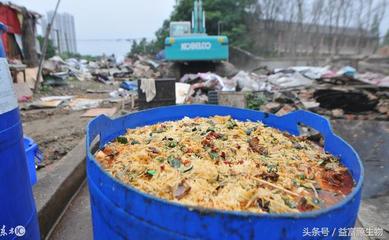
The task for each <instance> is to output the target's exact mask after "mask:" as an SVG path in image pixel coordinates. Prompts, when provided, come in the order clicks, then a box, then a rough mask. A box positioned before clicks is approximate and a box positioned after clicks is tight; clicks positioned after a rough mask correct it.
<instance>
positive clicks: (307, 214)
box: [86, 104, 364, 219]
mask: <svg viewBox="0 0 389 240" xmlns="http://www.w3.org/2000/svg"><path fill="white" fill-rule="evenodd" d="M192 106H194V107H208V108H210V107H215V108H224V109H226V110H227V109H229V110H234V109H239V110H244V111H247V112H251V113H261V114H265V115H268V116H273V117H278V116H276V115H274V114H271V113H266V112H261V111H255V110H251V109H240V108H235V107H229V106H219V105H205V104H191V105H174V106H163V107H157V108H151V109H146V110H141V111H137V112H133V113H130V114H128V115H125V116H121V117H119V118H123V117H126V116H129V115H132V114H136V113H139V112H141V113H147V112H151V113H152V112H153V111H156V110H157V111H158V110H165V111H166V110H167V111H168V110H169V109H174V108H190V107H192ZM299 113H309V114H312V115H315V117H318V118H320V119H322V120H324V121H325V122H326V123H327V124H328V126H329V127H330V129H329V134H330V135H332V136H336V137H338V136H337V135H336V134H335V133H334V132H333V131H332V127H331V123H330V122H329V121H328V120H327V119H326V118H325V117H323V116H321V115H319V114H316V113H312V112H309V111H306V110H297V111H294V112H290V113H288V114H285V115H283V116H280V117H278V118H283V117H287V116H290V115H292V114H299ZM99 118H104V119H106V120H109V121H114V120H115V119H111V118H109V117H107V116H105V115H100V116H98V117H96V118H94V119H92V120H91V121H89V122H88V124H87V129H86V132H87V136H86V150H87V161H88V162H89V161H91V162H93V163H94V164H95V165H96V166H97V168H98V169H99V170H100V172H101V173H103V174H104V175H105V176H106V177H108V178H110V180H113V181H114V182H115V183H116V184H119V185H120V186H121V187H124V188H125V189H126V190H128V191H132V192H135V193H137V194H140V195H141V196H142V197H145V198H149V199H151V200H153V201H158V202H160V203H164V204H167V205H173V206H175V207H178V208H180V209H182V210H186V211H192V212H193V211H197V212H199V213H207V214H223V215H229V216H239V217H252V218H289V219H306V218H315V217H317V216H320V215H322V214H326V213H331V212H333V211H336V210H338V209H340V208H342V207H343V205H345V204H347V203H349V202H350V201H352V200H353V198H355V197H357V195H358V194H359V193H360V191H361V189H362V185H363V180H364V167H363V164H362V161H361V159H360V157H359V155H358V153H357V152H356V151H355V149H354V148H353V147H352V146H351V145H350V144H349V143H347V142H346V141H345V140H343V139H342V138H340V137H338V138H339V139H340V140H341V141H343V142H344V143H345V145H346V147H347V148H348V149H349V151H351V152H352V153H353V154H354V155H355V157H356V159H355V160H356V161H357V163H358V167H359V168H360V175H359V179H358V182H357V184H356V186H355V187H354V188H353V190H352V192H351V193H350V194H348V195H347V196H346V197H345V198H344V199H342V201H340V202H338V203H336V204H334V205H332V206H330V207H327V208H323V209H319V210H314V211H310V212H302V213H252V212H246V211H231V210H218V209H214V208H204V207H201V206H190V205H184V204H180V203H176V202H172V201H168V200H165V199H162V198H158V197H155V196H153V195H151V194H148V193H145V192H142V191H140V190H138V189H136V188H134V187H132V186H130V185H127V184H124V183H122V182H121V181H119V180H118V179H116V178H114V177H113V176H111V175H110V174H108V173H107V172H106V171H105V170H104V169H103V168H102V166H101V165H100V164H99V163H98V162H97V161H96V159H95V158H94V156H93V154H92V153H91V151H90V149H91V142H92V141H93V140H94V139H95V138H96V137H97V136H95V137H94V139H92V141H90V130H89V129H90V127H91V124H92V123H93V122H94V121H96V120H99ZM119 118H118V119H119ZM341 162H342V161H341ZM88 168H89V165H87V172H88ZM87 179H88V180H89V176H88V174H87ZM353 180H354V181H355V177H354V176H353Z"/></svg>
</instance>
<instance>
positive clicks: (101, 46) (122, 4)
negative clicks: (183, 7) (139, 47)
mask: <svg viewBox="0 0 389 240" xmlns="http://www.w3.org/2000/svg"><path fill="white" fill-rule="evenodd" d="M11 2H14V3H16V4H19V5H23V6H26V7H27V8H28V9H30V10H34V11H37V12H39V13H41V14H43V15H46V12H47V11H50V10H54V8H55V4H56V2H57V1H56V0H12V1H11ZM174 3H175V0H109V1H100V0H62V1H61V4H60V7H59V10H58V12H67V13H70V14H72V15H73V16H74V18H75V23H76V35H77V40H78V41H77V48H78V51H79V52H80V53H82V54H102V53H106V54H112V53H115V54H116V55H118V56H119V55H124V54H126V53H127V52H128V51H129V48H130V46H129V45H130V43H128V42H125V41H121V42H117V41H110V42H107V41H91V40H93V39H118V38H119V39H127V38H142V37H146V38H149V39H150V38H153V37H154V33H155V31H156V30H157V29H158V28H159V27H161V25H162V22H163V20H165V19H167V18H168V17H169V15H170V13H171V11H172V9H173V6H174ZM38 28H40V26H38ZM39 32H40V29H39Z"/></svg>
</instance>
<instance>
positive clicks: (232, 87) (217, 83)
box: [180, 66, 389, 120]
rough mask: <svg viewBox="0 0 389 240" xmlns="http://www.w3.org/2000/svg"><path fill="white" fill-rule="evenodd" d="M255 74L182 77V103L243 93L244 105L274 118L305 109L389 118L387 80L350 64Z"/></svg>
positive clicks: (334, 114)
mask: <svg viewBox="0 0 389 240" xmlns="http://www.w3.org/2000/svg"><path fill="white" fill-rule="evenodd" d="M260 70H261V71H260V72H259V73H257V72H245V71H240V72H238V73H237V74H236V75H235V76H232V77H230V78H227V77H222V76H218V75H216V74H214V73H198V74H187V75H185V76H183V77H182V78H181V80H180V82H182V83H186V84H190V87H187V89H188V92H187V96H186V97H185V98H184V99H185V100H184V102H185V103H198V102H200V103H204V102H208V92H210V91H233V92H237V91H238V92H245V93H246V107H248V108H252V109H257V110H263V111H266V112H271V113H276V114H279V115H282V114H285V113H287V112H290V111H293V110H296V109H307V110H310V111H314V112H317V113H320V114H323V115H327V116H331V117H333V118H347V119H355V118H357V119H379V120H389V93H388V89H389V76H385V75H383V74H377V73H371V72H365V73H358V72H357V71H356V70H355V69H354V68H352V67H350V66H346V67H343V68H340V69H337V70H336V71H335V70H333V69H331V67H329V66H328V67H310V66H299V67H290V68H286V69H274V70H273V71H268V70H266V68H263V69H260ZM219 104H223V103H220V102H219Z"/></svg>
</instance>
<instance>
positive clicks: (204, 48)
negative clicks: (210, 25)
mask: <svg viewBox="0 0 389 240" xmlns="http://www.w3.org/2000/svg"><path fill="white" fill-rule="evenodd" d="M228 55H229V52H228V38H227V37H226V36H209V35H207V33H206V27H205V11H203V4H202V1H201V0H195V2H194V10H193V12H192V22H171V23H170V36H169V37H167V38H166V40H165V57H166V60H168V61H171V62H193V61H197V62H199V61H200V62H201V61H208V62H209V61H214V62H218V61H223V60H228Z"/></svg>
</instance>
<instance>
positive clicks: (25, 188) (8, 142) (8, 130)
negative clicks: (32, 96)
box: [0, 23, 40, 240]
mask: <svg viewBox="0 0 389 240" xmlns="http://www.w3.org/2000/svg"><path fill="white" fill-rule="evenodd" d="M4 30H5V27H4V25H3V24H1V23H0V32H1V33H2V32H3V31H4ZM0 35H1V34H0ZM5 57H6V56H5V52H4V47H3V44H2V42H1V38H0V239H1V240H3V239H32V240H35V239H40V235H39V227H38V218H37V214H36V209H35V202H34V198H33V194H32V188H31V184H30V179H29V174H28V170H27V164H26V155H25V152H24V144H23V129H22V124H21V120H20V115H19V109H18V104H17V100H16V96H15V93H14V91H13V89H12V79H11V75H10V72H9V68H8V63H7V60H6V58H5Z"/></svg>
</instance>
